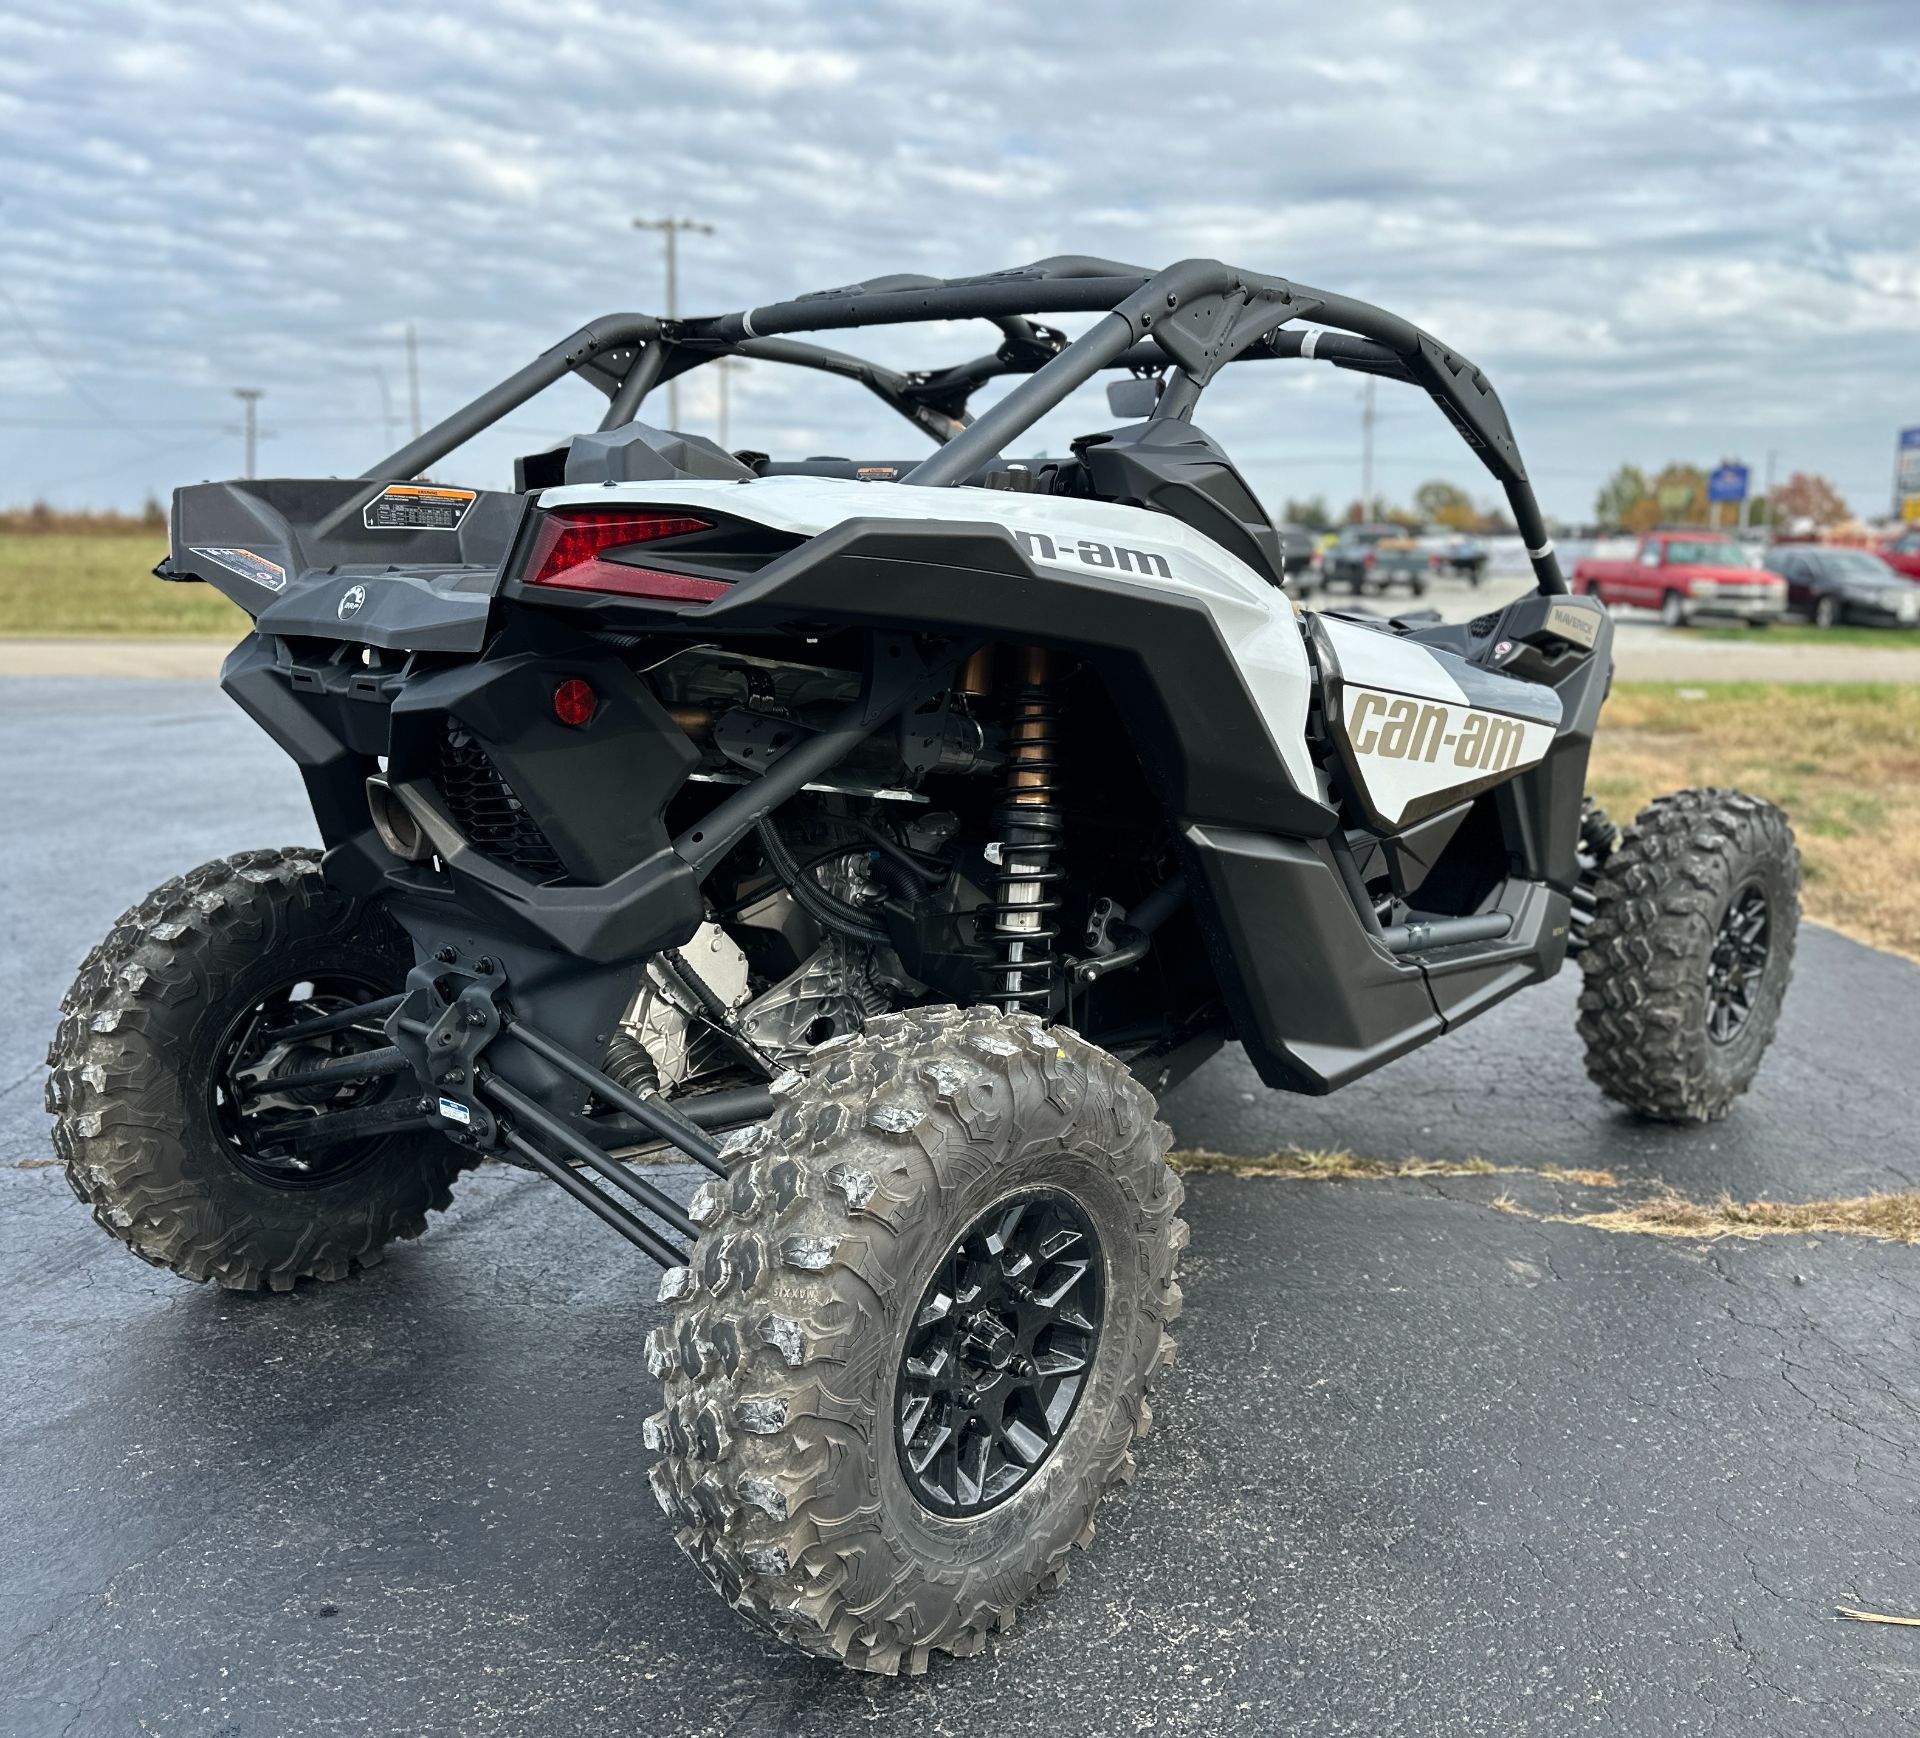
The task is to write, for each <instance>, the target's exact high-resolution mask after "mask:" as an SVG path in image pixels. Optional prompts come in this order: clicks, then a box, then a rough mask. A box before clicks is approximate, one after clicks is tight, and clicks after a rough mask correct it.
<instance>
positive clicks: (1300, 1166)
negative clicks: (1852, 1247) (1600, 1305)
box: [1170, 1149, 1920, 1245]
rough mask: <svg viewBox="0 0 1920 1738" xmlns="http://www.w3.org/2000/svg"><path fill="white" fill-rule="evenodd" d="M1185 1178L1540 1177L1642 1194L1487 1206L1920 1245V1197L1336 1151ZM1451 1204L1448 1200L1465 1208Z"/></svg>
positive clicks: (1668, 1231) (1718, 1230) (1212, 1169)
mask: <svg viewBox="0 0 1920 1738" xmlns="http://www.w3.org/2000/svg"><path fill="white" fill-rule="evenodd" d="M1170 1159H1171V1162H1172V1163H1173V1164H1174V1165H1175V1166H1176V1167H1177V1168H1178V1169H1180V1170H1182V1171H1185V1172H1189V1173H1192V1172H1208V1173H1214V1174H1224V1175H1227V1176H1232V1177H1243V1178H1274V1179H1278V1180H1282V1181H1289V1182H1372V1181H1386V1180H1410V1181H1423V1180H1430V1179H1439V1178H1452V1177H1538V1178H1541V1179H1543V1180H1544V1181H1547V1182H1550V1183H1565V1184H1573V1185H1576V1186H1578V1187H1580V1188H1584V1189H1600V1190H1618V1189H1623V1188H1629V1187H1631V1188H1634V1189H1636V1190H1640V1191H1643V1193H1642V1194H1641V1196H1640V1198H1638V1199H1636V1200H1633V1201H1630V1202H1627V1203H1624V1204H1622V1205H1620V1206H1618V1207H1610V1208H1607V1209H1605V1210H1604V1211H1601V1212H1594V1213H1537V1212H1534V1211H1533V1210H1531V1209H1530V1208H1527V1207H1524V1206H1522V1205H1521V1204H1520V1203H1519V1202H1518V1201H1516V1200H1514V1199H1513V1197H1512V1196H1511V1195H1510V1194H1507V1193H1505V1192H1503V1193H1501V1194H1499V1195H1496V1196H1494V1197H1493V1198H1492V1199H1491V1200H1489V1201H1486V1202H1484V1203H1482V1205H1484V1206H1486V1207H1487V1208H1489V1209H1490V1210H1491V1211H1494V1212H1498V1213H1511V1214H1514V1215H1517V1216H1518V1217H1520V1218H1523V1219H1536V1220H1540V1221H1542V1222H1545V1223H1548V1224H1554V1225H1580V1226H1585V1227H1586V1228H1587V1229H1589V1230H1593V1231H1611V1232H1618V1233H1629V1234H1634V1235H1638V1236H1643V1237H1670V1238H1676V1239H1681V1240H1684V1241H1688V1242H1695V1243H1712V1242H1718V1241H1720V1240H1722V1239H1725V1238H1735V1239H1740V1240H1743V1241H1745V1240H1751V1239H1755V1238H1761V1237H1818V1236H1835V1237H1865V1238H1871V1239H1873V1240H1875V1241H1878V1242H1882V1243H1903V1244H1909V1245H1911V1244H1915V1243H1920V1190H1912V1189H1891V1190H1873V1191H1871V1192H1869V1193H1867V1194H1865V1195H1855V1196H1846V1197H1826V1198H1822V1199H1819V1200H1813V1201H1768V1200H1754V1201H1736V1200H1735V1199H1734V1198H1733V1197H1732V1196H1731V1195H1724V1194H1723V1195H1721V1196H1719V1197H1718V1198H1717V1199H1715V1200H1714V1201H1712V1202H1700V1201H1693V1200H1689V1199H1688V1198H1687V1197H1686V1196H1684V1195H1682V1194H1681V1193H1679V1191H1677V1190H1675V1189H1670V1188H1668V1187H1667V1186H1666V1185H1665V1184H1662V1183H1660V1182H1658V1181H1657V1180H1655V1181H1640V1182H1636V1183H1632V1184H1625V1183H1622V1182H1621V1180H1620V1179H1619V1178H1618V1177H1616V1176H1615V1175H1614V1173H1613V1172H1611V1171H1605V1170H1592V1169H1587V1168H1584V1167H1574V1166H1560V1165H1496V1164H1494V1163H1492V1162H1491V1161H1490V1160H1487V1159H1480V1158H1473V1159H1466V1160H1461V1161H1439V1160H1428V1159H1420V1158H1407V1159H1399V1160H1380V1159H1368V1158H1362V1157H1360V1156H1359V1155H1357V1154H1354V1153H1348V1152H1338V1151H1332V1152H1329V1151H1314V1150H1304V1149H1289V1150H1284V1151H1281V1152H1274V1153H1268V1154H1266V1155H1265V1156H1264V1157H1261V1158H1248V1157H1237V1156H1235V1155H1233V1154H1229V1153H1216V1152H1209V1151H1206V1150H1204V1149H1192V1150H1188V1151H1182V1152H1175V1153H1173V1154H1171V1155H1170ZM1459 1198H1460V1197H1458V1196H1450V1197H1449V1199H1456V1200H1457V1199H1459Z"/></svg>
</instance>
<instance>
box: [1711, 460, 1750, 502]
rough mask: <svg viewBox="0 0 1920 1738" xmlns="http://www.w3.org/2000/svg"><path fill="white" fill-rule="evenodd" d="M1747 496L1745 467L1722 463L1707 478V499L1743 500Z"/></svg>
mask: <svg viewBox="0 0 1920 1738" xmlns="http://www.w3.org/2000/svg"><path fill="white" fill-rule="evenodd" d="M1746 498H1747V467H1746V466H1745V465H1722V466H1721V467H1720V468H1719V469H1718V470H1717V471H1715V472H1714V473H1713V475H1712V476H1710V477H1708V478H1707V499H1708V500H1709V501H1744V500H1745V499H1746Z"/></svg>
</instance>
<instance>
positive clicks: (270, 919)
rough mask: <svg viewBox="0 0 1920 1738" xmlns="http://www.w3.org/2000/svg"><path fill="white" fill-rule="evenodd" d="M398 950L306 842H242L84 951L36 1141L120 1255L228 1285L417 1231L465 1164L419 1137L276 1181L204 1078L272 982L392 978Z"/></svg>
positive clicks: (277, 1280)
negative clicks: (228, 1131) (253, 1160)
mask: <svg viewBox="0 0 1920 1738" xmlns="http://www.w3.org/2000/svg"><path fill="white" fill-rule="evenodd" d="M412 963H413V955H412V950H411V948H410V946H409V945H408V943H407V940H406V937H405V935H404V934H403V933H402V932H401V931H400V929H399V928H398V926H397V925H395V924H394V923H393V921H392V920H391V919H390V918H389V917H388V916H387V915H386V914H385V913H384V912H382V911H380V910H378V909H377V908H373V907H370V906H368V905H367V904H365V903H364V902H361V901H357V900H352V899H349V898H347V897H345V896H344V895H343V894H340V893H338V892H336V891H334V890H333V889H331V888H329V887H328V886H327V885H326V883H325V882H324V881H323V880H322V879H321V876H320V864H319V858H318V855H317V853H315V852H313V851H310V850H306V849H300V848H295V849H289V850H281V851H246V852H242V853H241V854H240V855H238V856H235V857H229V858H224V859H222V860H220V861H218V862H214V863H207V864H203V865H202V866H201V867H200V868H198V869H195V870H192V871H191V872H190V873H188V874H186V875H182V876H179V877H178V878H177V879H175V880H172V881H169V882H166V883H165V884H164V885H162V886H160V887H158V888H156V889H155V890H154V891H153V892H152V893H150V894H148V895H147V897H146V898H145V899H143V900H142V901H141V902H140V903H139V904H138V905H136V906H134V907H133V908H132V909H131V910H130V911H128V912H126V913H125V914H124V915H123V916H122V917H121V918H120V920H119V921H118V922H117V923H116V924H115V925H114V927H113V929H112V930H111V931H110V932H109V933H108V935H107V937H106V939H105V940H104V941H102V942H101V943H100V945H99V946H98V947H96V948H95V949H94V950H93V951H92V952H91V953H90V954H88V955H87V957H86V959H85V961H83V962H82V964H81V967H80V971H79V975H78V976H77V977H76V978H75V979H74V982H73V987H72V988H71V989H70V990H68V992H67V995H66V999H65V1001H63V1002H62V1003H61V1007H60V1024H59V1027H58V1029H57V1031H56V1032H55V1035H54V1039H53V1044H52V1047H51V1049H50V1050H49V1052H48V1055H47V1063H48V1066H49V1067H50V1068H51V1069H52V1074H51V1075H50V1076H49V1078H48V1081H47V1109H48V1110H49V1111H51V1112H52V1113H53V1115H54V1118H55V1121H54V1127H53V1142H54V1150H55V1152H56V1153H58V1155H59V1156H60V1158H61V1159H63V1160H64V1161H65V1163H66V1174H67V1180H68V1182H69V1183H70V1184H71V1185H72V1186H73V1192H74V1193H75V1194H76V1195H78V1196H79V1197H80V1199H81V1200H82V1201H84V1202H86V1203H87V1204H88V1205H89V1206H90V1207H92V1209H93V1216H94V1218H95V1219H96V1220H97V1221H98V1222H99V1223H100V1224H101V1225H102V1226H103V1227H104V1228H105V1229H106V1230H107V1231H109V1232H110V1233H112V1235H113V1236H115V1237H117V1238H119V1239H120V1241H121V1242H123V1243H125V1244H126V1245H127V1246H128V1247H129V1248H130V1249H132V1250H133V1252H134V1253H135V1254H136V1255H139V1256H141V1257H143V1258H144V1259H145V1260H147V1261H150V1262H152V1263H154V1265H156V1266H158V1267H168V1268H171V1269H172V1270H173V1271H174V1272H175V1273H178V1274H181V1275H183V1276H185V1277H186V1278H188V1279H197V1280H214V1281H217V1282H218V1283H219V1284H220V1285H222V1286H225V1287H228V1288H229V1289H232V1290H235V1291H255V1290H259V1289H261V1288H263V1287H265V1288H271V1289H272V1290H274V1291H286V1290H289V1289H291V1287H292V1286H293V1285H294V1283H295V1282H296V1281H298V1280H301V1279H340V1278H344V1277H345V1276H346V1275H347V1274H349V1273H351V1272H352V1271H353V1270H354V1269H355V1268H358V1267H371V1266H373V1265H374V1264H375V1263H376V1262H378V1261H379V1260H380V1256H381V1251H382V1249H383V1248H384V1247H385V1246H386V1245H387V1244H389V1243H391V1242H392V1241H393V1240H394V1239H395V1238H397V1237H417V1236H419V1235H420V1233H421V1232H422V1231H424V1230H425V1229H426V1223H427V1215H428V1213H430V1212H433V1211H435V1210H437V1209H440V1208H444V1207H446V1206H447V1205H448V1203H449V1202H450V1201H451V1199H452V1192H451V1185H452V1183H453V1180H454V1178H455V1177H456V1176H457V1175H458V1174H459V1172H460V1171H461V1170H462V1169H463V1168H464V1166H465V1165H467V1164H470V1163H471V1162H472V1160H471V1157H470V1156H468V1155H464V1154H462V1153H461V1152H460V1151H459V1150H458V1149H457V1148H455V1147H454V1146H452V1145H451V1144H450V1143H449V1142H447V1141H445V1140H443V1139H442V1138H441V1137H440V1136H439V1135H437V1134H433V1133H421V1132H404V1133H397V1134H392V1135H387V1136H383V1137H380V1138H379V1139H378V1140H377V1141H376V1142H374V1143H370V1144H369V1147H368V1150H367V1151H366V1154H365V1158H364V1162H359V1161H354V1162H349V1163H347V1164H346V1165H345V1166H344V1167H343V1168H342V1169H340V1170H339V1171H338V1172H337V1173H336V1174H332V1175H328V1176H326V1177H324V1178H323V1179H319V1180H315V1181H312V1182H306V1181H305V1180H301V1179H291V1180H290V1181H289V1183H287V1184H281V1183H276V1182H272V1181H263V1180H262V1179H261V1177H259V1176H258V1175H256V1174H254V1173H252V1172H250V1171H249V1170H248V1169H246V1168H245V1167H243V1165H241V1164H240V1163H238V1162H237V1161H236V1159H235V1157H234V1154H233V1152H232V1150H231V1149H230V1147H229V1146H228V1145H227V1144H226V1143H225V1142H224V1141H223V1139H222V1136H221V1132H220V1130H219V1127H218V1125H217V1121H216V1113H215V1110H214V1106H213V1100H212V1093H211V1088H212V1084H213V1077H214V1072H215V1061H216V1057H217V1054H218V1052H219V1049H220V1045H221V1041H222V1038H223V1036H224V1035H225V1034H226V1032H227V1031H228V1029H229V1027H231V1026H232V1024H233V1022H234V1020H235V1018H236V1016H237V1015H240V1014H242V1013H243V1012H244V1010H246V1009H247V1008H248V1007H250V1006H251V1005H252V1004H253V1002H254V1001H255V1000H256V999H257V998H258V997H259V996H261V995H263V994H265V993H267V992H268V991H270V990H271V988H272V987H273V986H275V985H279V984H286V983H290V982H294V981H296V980H298V979H299V978H301V977H303V976H307V975H311V976H313V977H339V976H343V975H344V976H348V977H352V978H354V979H357V980H363V981H364V982H366V983H367V984H369V985H374V986H380V990H379V993H382V994H384V993H387V992H388V991H390V990H398V989H399V988H400V987H401V985H402V982H403V980H404V979H405V976H406V973H407V970H408V968H409V967H410V966H411V965H412Z"/></svg>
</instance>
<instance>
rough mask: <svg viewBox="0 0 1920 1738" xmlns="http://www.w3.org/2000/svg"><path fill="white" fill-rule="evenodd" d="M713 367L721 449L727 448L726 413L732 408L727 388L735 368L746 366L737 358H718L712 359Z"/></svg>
mask: <svg viewBox="0 0 1920 1738" xmlns="http://www.w3.org/2000/svg"><path fill="white" fill-rule="evenodd" d="M713 366H714V370H715V372H717V373H718V374H719V376H720V444H721V446H722V447H727V424H728V421H729V420H730V418H729V416H728V412H729V411H730V409H731V408H732V407H731V405H730V403H729V402H728V401H729V399H730V397H731V393H730V390H729V388H730V385H731V380H732V375H733V371H734V370H735V369H736V368H744V367H746V364H745V363H744V362H742V361H741V360H740V358H739V357H737V356H720V357H716V358H715V359H714V363H713ZM727 450H728V451H729V452H731V451H732V450H733V449H732V448H731V447H727Z"/></svg>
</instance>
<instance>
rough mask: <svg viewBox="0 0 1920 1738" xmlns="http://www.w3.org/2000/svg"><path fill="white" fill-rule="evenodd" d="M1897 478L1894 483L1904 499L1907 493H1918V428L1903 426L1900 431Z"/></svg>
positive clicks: (1919, 445) (1919, 468) (1919, 444)
mask: <svg viewBox="0 0 1920 1738" xmlns="http://www.w3.org/2000/svg"><path fill="white" fill-rule="evenodd" d="M1898 476H1899V480H1898V482H1897V483H1896V484H1895V485H1894V486H1895V487H1896V488H1897V489H1898V490H1899V491H1900V496H1901V498H1902V499H1903V500H1904V499H1905V498H1906V497H1907V496H1909V495H1920V428H1903V429H1902V430H1901V431H1900V462H1899V472H1898Z"/></svg>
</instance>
